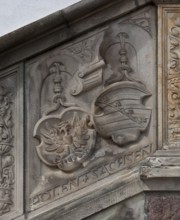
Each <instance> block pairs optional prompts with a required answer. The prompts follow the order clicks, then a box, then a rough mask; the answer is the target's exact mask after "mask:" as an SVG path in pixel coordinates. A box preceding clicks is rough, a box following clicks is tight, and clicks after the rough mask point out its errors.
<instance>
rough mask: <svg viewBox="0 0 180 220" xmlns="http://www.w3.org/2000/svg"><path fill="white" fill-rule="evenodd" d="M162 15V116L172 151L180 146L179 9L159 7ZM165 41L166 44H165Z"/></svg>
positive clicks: (168, 143)
mask: <svg viewBox="0 0 180 220" xmlns="http://www.w3.org/2000/svg"><path fill="white" fill-rule="evenodd" d="M159 15H160V25H161V27H162V28H161V31H160V32H159V42H160V49H159V51H160V55H159V63H160V77H161V76H162V77H161V78H162V79H163V82H162V84H163V85H164V90H163V97H164V107H165V109H166V110H165V111H163V113H164V114H163V116H162V117H163V122H164V124H165V126H166V125H167V126H166V127H165V128H164V130H163V132H164V136H163V137H162V139H163V141H164V145H168V146H169V147H170V148H171V149H172V148H179V146H180V133H179V126H180V116H179V106H180V101H179V100H180V93H179V88H180V86H179V85H180V77H179V72H180V20H179V16H180V8H179V6H176V5H173V6H170V7H169V6H167V7H164V8H162V7H160V9H159ZM162 36H163V37H162ZM165 36H166V37H165ZM164 41H165V42H166V43H163V42H164ZM160 57H162V60H160V59H161V58H160ZM160 80H161V79H160ZM160 83H161V82H160ZM166 97H167V98H166ZM166 119H167V120H166ZM166 121H167V122H166ZM165 142H166V143H165Z"/></svg>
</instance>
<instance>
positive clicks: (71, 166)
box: [25, 7, 157, 211]
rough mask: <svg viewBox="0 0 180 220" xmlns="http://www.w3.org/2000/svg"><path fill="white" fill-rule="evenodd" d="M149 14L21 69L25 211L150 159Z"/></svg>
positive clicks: (151, 44)
mask: <svg viewBox="0 0 180 220" xmlns="http://www.w3.org/2000/svg"><path fill="white" fill-rule="evenodd" d="M154 12H155V11H154V8H153V7H146V8H144V9H143V10H140V11H138V12H136V13H132V14H131V15H129V16H126V17H123V18H122V19H119V20H118V19H117V20H116V21H113V22H109V23H108V24H106V25H105V26H102V27H101V28H98V29H96V30H92V32H90V33H88V34H86V35H84V36H81V37H79V38H78V39H76V40H73V41H72V42H70V43H68V44H66V45H64V46H62V47H57V48H55V49H53V50H51V51H49V52H47V53H45V54H43V55H40V56H38V57H35V58H33V59H32V60H29V61H28V62H27V63H26V80H25V81H26V98H27V100H26V113H27V129H26V137H27V139H26V144H27V157H26V160H27V168H28V173H27V176H26V178H27V181H26V182H27V192H26V193H27V204H28V205H27V209H28V210H31V211H32V210H35V209H37V208H39V207H42V206H44V205H46V204H48V203H50V202H53V201H55V200H57V199H60V201H61V202H62V203H63V201H64V203H65V198H66V196H67V195H70V194H71V195H72V197H73V196H75V194H74V193H75V192H76V191H78V190H79V193H81V189H83V188H85V187H87V186H88V188H87V189H88V190H89V189H90V186H91V185H92V184H93V183H96V182H97V181H99V184H101V182H100V181H101V180H102V179H104V178H113V174H115V173H117V172H120V174H119V176H121V171H123V170H124V171H123V172H126V171H125V170H126V169H127V168H131V167H135V166H136V165H137V164H138V163H139V162H140V161H141V160H143V159H144V158H146V157H147V156H149V155H151V154H152V153H153V152H155V150H156V147H157V144H156V142H157V140H156V129H155V128H156V71H155V59H156V55H155V25H154V18H155V13H154ZM127 172H128V171H127ZM111 176H112V177H111ZM88 190H87V194H88ZM74 198H75V197H74Z"/></svg>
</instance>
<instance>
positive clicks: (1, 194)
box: [0, 85, 14, 216]
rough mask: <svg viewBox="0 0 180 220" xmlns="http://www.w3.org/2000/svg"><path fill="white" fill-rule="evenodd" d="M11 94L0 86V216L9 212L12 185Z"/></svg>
mask: <svg viewBox="0 0 180 220" xmlns="http://www.w3.org/2000/svg"><path fill="white" fill-rule="evenodd" d="M10 97H11V94H10V93H9V92H8V91H7V89H6V88H5V87H3V86H2V85H0V216H1V215H3V214H4V213H7V212H9V211H10V210H11V206H12V205H13V201H12V191H13V185H14V170H13V164H14V157H13V155H12V152H11V151H12V147H13V143H12V139H13V134H12V126H13V123H12V112H11V100H10Z"/></svg>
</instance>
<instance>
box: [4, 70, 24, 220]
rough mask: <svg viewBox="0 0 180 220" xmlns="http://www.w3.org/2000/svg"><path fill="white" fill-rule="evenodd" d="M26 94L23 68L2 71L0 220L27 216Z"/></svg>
mask: <svg viewBox="0 0 180 220" xmlns="http://www.w3.org/2000/svg"><path fill="white" fill-rule="evenodd" d="M22 92H23V90H22V67H21V66H16V67H14V68H10V69H8V70H6V71H2V72H1V76H0V219H2V220H6V219H14V218H15V217H16V216H18V215H21V214H22V213H23V207H22V204H23V203H22V202H23V201H22V199H23V145H22V144H23V143H22V140H23V132H22V123H23V121H22V119H23V117H22V116H23V115H22V114H23V109H22V108H21V106H22V101H23V100H22ZM18 127H19V129H18ZM20 191H21V193H20Z"/></svg>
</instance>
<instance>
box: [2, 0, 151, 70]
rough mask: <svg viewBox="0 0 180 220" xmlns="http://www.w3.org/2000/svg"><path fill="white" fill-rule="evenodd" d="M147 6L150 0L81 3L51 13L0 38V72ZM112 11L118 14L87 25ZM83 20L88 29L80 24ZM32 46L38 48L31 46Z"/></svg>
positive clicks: (86, 0) (87, 1)
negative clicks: (103, 13) (102, 14)
mask: <svg viewBox="0 0 180 220" xmlns="http://www.w3.org/2000/svg"><path fill="white" fill-rule="evenodd" d="M151 2H152V0H132V1H130V2H127V1H126V0H113V1H112V0H103V1H102V0H83V1H80V2H78V3H76V4H74V5H72V6H69V7H67V8H65V9H63V10H60V11H58V12H55V13H53V14H51V15H49V16H47V17H45V18H42V19H40V20H38V21H36V22H33V23H31V24H29V25H27V26H25V27H22V28H20V29H18V30H16V31H13V32H11V33H9V34H7V35H4V36H2V37H0V69H1V70H2V69H5V68H7V67H8V66H10V65H12V64H15V63H17V62H20V61H22V60H24V59H27V58H30V57H32V56H34V55H37V54H39V53H42V52H44V51H46V50H48V49H51V48H53V47H55V46H57V45H60V44H62V43H64V42H66V41H68V40H70V39H72V38H74V37H77V36H79V35H80V34H83V33H87V31H90V30H91V29H92V28H95V27H97V26H99V25H101V24H103V23H104V22H107V21H108V20H112V19H116V18H117V17H121V16H124V15H125V14H128V13H129V12H130V11H134V10H135V9H138V8H140V7H142V6H145V5H148V4H150V3H151ZM112 7H114V8H119V9H120V10H119V12H118V13H117V12H116V14H115V15H114V13H112V16H111V17H106V19H105V18H101V19H100V20H96V22H95V23H92V24H91V25H90V22H91V17H92V15H93V16H100V15H101V13H102V12H103V11H108V10H112ZM88 19H89V20H88ZM87 20H88V24H89V25H85V24H84V23H86V21H87ZM83 22H84V23H83ZM77 27H78V30H77V31H76V29H77ZM35 42H36V43H37V45H38V47H37V46H35V45H34V44H35ZM25 51H26V53H25Z"/></svg>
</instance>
